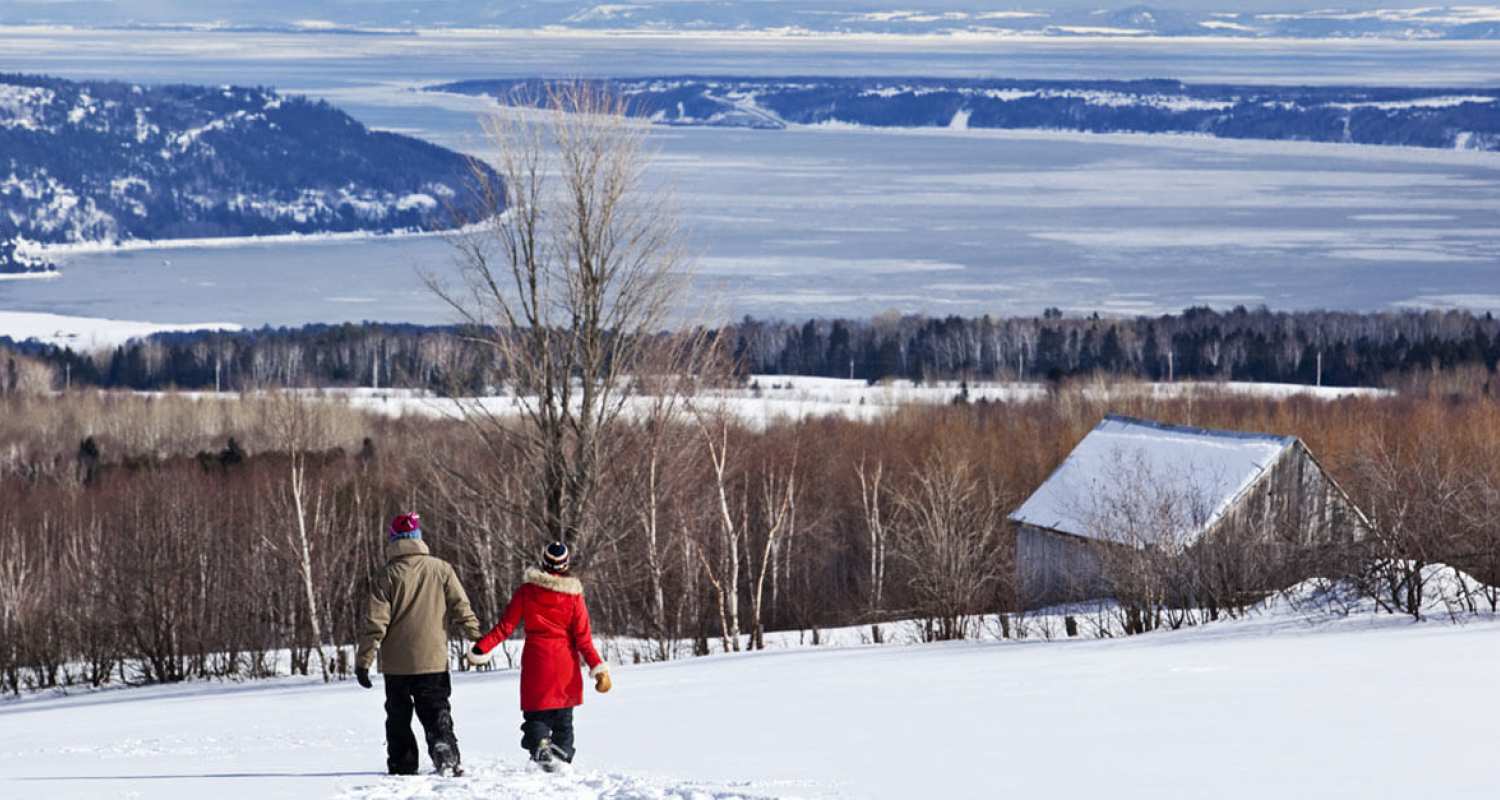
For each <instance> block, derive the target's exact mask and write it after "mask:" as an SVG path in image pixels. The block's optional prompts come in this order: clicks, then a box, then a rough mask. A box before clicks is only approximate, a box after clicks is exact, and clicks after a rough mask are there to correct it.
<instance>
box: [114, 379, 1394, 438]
mask: <svg viewBox="0 0 1500 800" xmlns="http://www.w3.org/2000/svg"><path fill="white" fill-rule="evenodd" d="M295 391H297V392H299V393H301V394H303V395H305V396H308V397H312V398H316V399H319V400H323V401H326V402H330V403H346V404H348V405H349V407H351V408H354V409H358V410H361V411H365V412H368V413H372V414H383V415H387V416H392V417H402V416H409V415H416V416H425V417H449V418H458V417H460V416H462V415H463V414H464V413H466V412H469V411H477V410H479V409H481V408H482V409H483V410H484V412H485V413H487V414H493V415H496V416H500V417H504V416H519V415H520V414H521V410H522V408H523V406H524V404H525V403H527V402H530V399H529V398H527V397H524V396H523V397H518V396H514V395H496V396H487V397H465V398H456V399H455V398H448V397H441V396H438V395H436V394H433V393H431V392H428V391H425V390H420V389H371V388H329V389H298V390H295ZM1049 391H1050V390H1049V389H1048V387H1047V386H1046V384H1040V383H1004V382H996V383H986V382H977V381H976V382H971V383H970V384H969V386H968V393H969V402H971V403H978V402H980V401H981V400H982V401H985V402H991V403H1022V402H1030V401H1039V400H1044V399H1046V398H1047V397H1048V394H1049ZM1078 391H1079V396H1081V397H1082V398H1083V399H1085V400H1090V401H1095V402H1108V401H1112V400H1124V399H1134V398H1153V399H1158V400H1166V399H1173V398H1184V397H1193V398H1209V397H1222V396H1225V395H1229V396H1243V397H1264V398H1269V399H1273V400H1285V399H1288V398H1292V397H1310V398H1314V399H1320V400H1337V399H1340V398H1344V397H1388V396H1392V395H1393V394H1394V392H1393V391H1392V390H1388V389H1372V388H1360V387H1337V386H1303V385H1298V384H1289V383H1212V382H1203V381H1179V382H1176V383H1150V382H1144V381H1139V382H1138V381H1121V382H1118V383H1100V384H1097V385H1084V386H1082V387H1081V388H1080V389H1079V390H1078ZM962 392H963V388H962V386H961V384H960V383H959V382H957V381H928V382H926V383H923V384H921V385H915V384H913V383H912V382H911V381H907V380H891V381H883V382H881V383H877V384H874V385H871V384H867V383H866V382H865V381H861V380H846V379H840V378H809V377H802V376H790V375H752V376H750V377H749V378H748V379H747V380H746V383H745V385H744V386H742V387H735V388H729V389H717V390H713V391H708V392H704V393H702V394H700V395H698V396H697V397H695V398H694V399H693V400H692V404H693V405H692V407H691V408H689V407H687V406H683V407H681V408H679V412H680V413H683V414H687V413H690V412H692V411H697V412H702V413H709V414H716V413H726V414H730V415H733V416H737V417H739V418H740V419H741V420H742V421H744V422H745V423H746V424H749V425H751V426H752V427H757V428H759V427H765V426H767V425H771V424H774V423H776V422H778V421H786V420H799V419H811V418H817V417H829V416H834V417H843V418H845V419H851V420H861V421H871V420H876V419H879V418H881V417H883V416H885V415H887V414H891V413H894V412H896V411H899V410H900V409H903V408H910V407H914V406H942V405H948V404H949V403H952V402H953V401H954V398H956V397H958V396H959V395H960V394H961V393H962ZM141 394H146V395H152V396H162V395H165V394H168V393H165V392H143V393H141ZM170 394H171V395H173V396H176V397H185V398H190V399H194V400H200V401H215V400H223V401H233V400H237V399H239V398H240V396H241V395H240V394H239V393H237V392H220V393H218V394H215V393H213V392H171V393H170ZM655 405H656V403H655V401H654V399H653V398H651V397H649V396H641V397H628V398H625V400H624V406H623V409H624V410H623V413H624V415H625V416H626V417H631V416H634V415H644V414H646V413H651V412H652V411H653V409H654V407H655Z"/></svg>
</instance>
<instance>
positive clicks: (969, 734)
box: [0, 605, 1500, 800]
mask: <svg viewBox="0 0 1500 800" xmlns="http://www.w3.org/2000/svg"><path fill="white" fill-rule="evenodd" d="M1274 610H1275V613H1269V614H1267V615H1265V616H1262V617H1257V618H1252V619H1249V620H1245V621H1240V622H1231V623H1220V624H1215V625H1210V626H1205V627H1201V628H1196V629H1191V630H1185V631H1179V632H1171V633H1157V634H1151V635H1146V636H1140V637H1133V638H1130V639H1109V640H1067V641H1052V642H1046V641H1040V640H1035V639H1033V640H1028V641H1025V642H1020V643H1016V642H996V641H983V642H966V643H954V644H945V645H888V646H884V647H854V646H846V647H822V648H807V649H800V650H773V651H766V652H763V653H754V654H739V655H728V656H714V657H708V658H698V659H689V660H684V661H676V662H669V663H664V664H650V665H617V666H616V668H615V670H614V672H615V678H616V680H615V686H616V688H615V691H614V692H613V693H611V694H609V695H605V696H601V695H597V694H594V693H592V692H590V693H589V694H588V697H587V700H586V702H585V705H584V706H583V707H582V708H580V709H579V710H578V725H579V728H578V731H579V738H578V746H579V756H578V765H577V771H576V772H575V773H574V774H573V775H571V776H562V777H556V776H544V775H540V774H537V773H533V772H530V771H528V770H527V769H526V767H525V765H524V754H523V753H522V752H521V750H520V749H519V748H518V747H517V742H518V740H519V731H518V730H517V725H518V724H519V713H518V711H517V710H516V698H517V686H516V679H517V676H516V673H514V672H509V671H506V672H494V673H487V674H462V675H458V676H456V679H455V688H454V704H455V718H456V720H457V729H458V734H459V738H460V742H461V746H462V748H463V751H464V754H465V760H466V763H467V764H468V765H469V767H470V771H471V775H470V777H467V778H462V779H439V778H435V777H431V776H426V777H416V778H387V777H385V776H383V775H381V774H379V772H380V770H381V768H382V767H383V750H382V732H381V724H382V718H383V717H382V711H381V698H380V694H379V692H378V687H377V691H374V692H370V691H364V690H361V689H360V688H358V687H357V686H355V685H354V684H353V683H352V682H346V683H341V684H335V685H332V686H325V685H323V684H321V683H318V682H316V681H308V680H300V679H296V680H294V679H286V680H278V681H271V682H263V683H255V684H248V685H204V684H198V685H189V686H174V687H156V688H149V689H133V690H118V691H106V692H100V693H97V694H92V695H87V694H86V695H81V696H77V697H69V698H55V697H33V698H27V699H23V700H21V701H18V702H9V703H0V731H3V733H4V735H3V736H0V796H4V797H8V798H44V797H45V798H73V797H168V798H177V797H182V798H200V797H213V798H215V800H232V798H240V797H246V798H251V797H253V798H266V797H343V798H350V799H354V798H360V799H363V798H429V797H444V798H455V799H459V798H470V797H475V798H478V797H483V798H617V799H618V798H689V797H692V798H731V797H744V798H768V797H850V798H853V797H860V798H863V797H872V798H881V797H893V798H929V797H955V798H957V797H976V798H978V797H1003V796H1019V797H1060V798H1074V797H1110V798H1206V797H1212V798H1247V800H1249V799H1252V798H1253V799H1254V800H1261V799H1262V798H1296V797H1320V798H1336V797H1338V798H1342V797H1360V798H1383V797H1443V798H1489V797H1493V796H1494V791H1495V786H1496V781H1497V780H1500V772H1497V768H1496V766H1495V761H1494V741H1495V739H1494V735H1495V731H1494V719H1495V717H1496V714H1497V712H1500V694H1497V693H1496V691H1495V682H1494V664H1495V663H1497V660H1500V623H1497V622H1494V621H1473V622H1469V623H1467V624H1448V623H1445V622H1429V623H1412V622H1409V621H1407V620H1405V619H1403V618H1400V617H1392V616H1368V615H1356V616H1351V617H1347V618H1344V619H1342V620H1338V621H1330V618H1329V617H1326V616H1321V615H1317V616H1314V617H1312V618H1309V617H1308V616H1306V615H1305V614H1303V613H1300V612H1297V611H1293V610H1290V609H1288V608H1287V607H1285V606H1284V605H1278V606H1276V607H1275V609H1274Z"/></svg>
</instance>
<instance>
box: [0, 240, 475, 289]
mask: <svg viewBox="0 0 1500 800" xmlns="http://www.w3.org/2000/svg"><path fill="white" fill-rule="evenodd" d="M460 230H461V229H454V230H446V231H389V232H381V231H334V232H327V233H275V234H267V235H260V236H205V237H198V238H188V239H127V240H125V241H114V242H108V241H90V242H45V243H39V242H28V243H27V247H26V252H28V253H30V254H32V255H37V256H42V257H45V258H48V259H67V258H70V257H74V256H85V255H107V254H111V253H132V252H150V251H154V250H163V251H164V250H195V249H209V248H232V247H251V246H255V245H280V244H337V243H342V242H360V241H374V240H381V239H423V238H429V237H434V236H444V235H447V234H450V233H457V232H459V231H460ZM54 274H56V273H54ZM4 277H6V276H3V275H0V278H4ZM21 277H26V276H21Z"/></svg>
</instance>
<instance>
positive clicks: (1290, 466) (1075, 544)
mask: <svg viewBox="0 0 1500 800" xmlns="http://www.w3.org/2000/svg"><path fill="white" fill-rule="evenodd" d="M1010 520H1011V522H1012V523H1014V525H1015V534H1016V569H1017V572H1018V575H1017V579H1018V584H1017V586H1018V589H1019V597H1018V599H1019V600H1020V602H1021V603H1022V604H1023V605H1024V606H1026V607H1030V608H1035V607H1039V606H1044V605H1052V604H1056V603H1062V602H1070V601H1076V600H1084V599H1089V598H1094V597H1101V596H1105V595H1107V594H1108V593H1109V591H1110V589H1109V582H1108V580H1106V575H1105V574H1104V570H1105V566H1104V560H1105V559H1106V558H1107V557H1108V556H1109V554H1110V553H1111V552H1119V551H1118V550H1113V549H1112V548H1125V547H1133V548H1152V547H1155V548H1162V549H1169V550H1170V551H1172V552H1189V551H1191V550H1192V549H1193V548H1194V547H1200V546H1202V544H1203V543H1205V542H1213V541H1224V539H1222V537H1248V539H1238V538H1237V539H1235V540H1234V541H1251V542H1255V543H1257V544H1263V545H1266V547H1263V548H1258V549H1257V548H1250V549H1247V550H1246V551H1245V552H1252V553H1254V552H1258V553H1270V552H1273V551H1275V549H1276V548H1281V550H1280V551H1279V552H1283V553H1284V552H1285V548H1312V547H1318V546H1320V545H1324V544H1328V543H1333V542H1341V541H1349V540H1351V539H1354V538H1359V537H1360V536H1362V535H1363V533H1364V531H1366V530H1368V528H1369V523H1368V521H1367V520H1366V519H1365V517H1364V515H1363V514H1362V513H1360V511H1359V509H1358V508H1356V507H1355V506H1354V503H1353V502H1352V501H1350V499H1349V497H1348V495H1347V494H1345V493H1344V490H1343V489H1341V488H1340V487H1339V485H1338V483H1337V482H1336V481H1335V480H1334V479H1333V478H1332V477H1330V476H1329V475H1328V473H1327V472H1326V471H1324V469H1323V467H1322V465H1321V464H1319V463H1318V460H1317V459H1316V458H1314V457H1313V454H1312V452H1311V451H1309V450H1308V448H1307V446H1306V445H1304V444H1303V443H1302V441H1301V440H1300V439H1298V438H1296V437H1293V436H1273V435H1270V434H1261V433H1241V432H1236V431H1222V430H1209V429H1205V428H1193V427H1186V426H1180V425H1168V424H1164V423H1160V422H1153V421H1149V420H1142V419H1135V418H1132V417H1124V416H1116V415H1110V416H1107V417H1105V418H1104V420H1103V421H1102V422H1100V423H1099V425H1098V426H1097V427H1095V428H1094V429H1093V430H1092V431H1090V432H1089V434H1088V435H1087V436H1085V437H1084V438H1083V440H1082V441H1081V442H1079V443H1078V446H1077V447H1075V448H1074V449H1073V451H1072V452H1071V453H1070V454H1069V455H1068V457H1067V459H1065V460H1064V461H1063V463H1062V465H1061V466H1059V467H1058V468H1057V470H1056V471H1054V472H1053V473H1052V475H1051V476H1050V477H1048V478H1047V480H1046V482H1045V483H1043V484H1042V486H1041V487H1040V488H1039V489H1037V490H1036V492H1035V493H1034V494H1032V495H1031V497H1030V498H1028V499H1027V500H1026V502H1025V503H1023V504H1022V505H1021V506H1020V508H1018V509H1016V510H1015V512H1014V513H1012V514H1011V515H1010ZM1297 577H1306V576H1297ZM1263 588H1266V589H1275V588H1281V587H1276V586H1268V587H1263Z"/></svg>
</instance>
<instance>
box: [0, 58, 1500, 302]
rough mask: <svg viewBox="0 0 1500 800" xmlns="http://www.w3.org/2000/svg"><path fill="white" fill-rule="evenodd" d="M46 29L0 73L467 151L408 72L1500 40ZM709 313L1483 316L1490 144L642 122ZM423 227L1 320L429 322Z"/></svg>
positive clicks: (1385, 61) (648, 70) (1108, 72)
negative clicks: (145, 88)
mask: <svg viewBox="0 0 1500 800" xmlns="http://www.w3.org/2000/svg"><path fill="white" fill-rule="evenodd" d="M425 38H426V39H427V40H424V37H364V36H359V37H354V36H309V35H268V34H264V35H263V34H255V35H251V34H236V35H228V34H211V35H210V34H185V33H150V34H147V33H130V34H126V33H97V32H65V33H60V32H56V31H37V32H32V33H28V34H24V35H20V34H18V35H11V36H7V37H6V39H5V40H4V41H3V42H0V70H5V71H35V72H46V73H50V74H58V75H62V76H65V77H74V78H90V77H105V76H108V77H116V78H121V79H126V80H136V81H182V82H205V83H226V82H234V83H254V84H270V85H275V86H277V87H279V88H282V89H286V90H290V91H299V92H305V93H309V94H313V95H317V96H321V97H326V98H328V99H329V100H331V101H332V102H334V103H336V104H338V105H339V106H341V107H343V108H345V109H346V110H348V111H349V112H350V113H352V114H354V115H355V116H356V117H358V118H359V119H361V120H362V121H364V122H366V123H367V124H369V125H371V126H374V127H379V128H385V129H392V130H400V131H403V132H407V133H411V134H414V135H419V136H422V137H424V138H429V139H432V140H435V141H438V142H440V143H442V144H445V145H448V146H452V147H456V148H459V149H463V150H466V151H469V152H476V153H480V152H482V142H481V141H480V140H479V137H478V135H477V133H478V126H477V122H476V115H477V114H479V113H483V111H484V110H485V106H484V104H483V103H482V101H479V100H476V99H472V98H459V97H449V96H438V95H431V94H428V93H419V92H415V91H410V90H409V87H411V86H412V85H415V84H418V83H425V82H436V81H440V80H451V79H458V78H475V77H490V76H507V75H508V76H516V75H564V76H566V75H583V74H588V75H600V74H620V75H623V74H664V73H685V72H697V73H704V72H737V73H741V74H762V75H768V74H783V75H785V74H799V73H800V74H809V73H819V74H827V73H841V74H852V73H865V74H882V73H883V74H914V75H915V74H923V75H992V76H1014V77H1109V78H1121V77H1175V78H1190V79H1193V78H1195V79H1201V80H1249V81H1277V82H1295V81H1317V82H1323V83H1357V82H1374V83H1425V84H1429V85H1431V84H1448V85H1486V86H1495V85H1500V46H1496V44H1494V43H1491V44H1469V43H1443V44H1441V45H1436V44H1402V43H1383V44H1378V45H1376V44H1369V43H1344V44H1313V43H1307V42H1299V43H1282V44H1277V43H1222V42H1221V43H1215V44H1213V45H1208V44H1201V43H1181V42H1176V43H1147V42H1134V43H1123V42H1110V43H1092V44H1089V43H1078V42H1031V43H1004V44H1002V43H993V42H991V43H983V42H980V43H947V44H932V43H928V44H921V43H917V42H905V43H899V42H898V43H890V42H863V43H861V42H840V43H829V42H827V41H826V40H825V41H824V42H823V44H821V45H818V44H817V43H808V42H787V41H777V40H730V41H727V42H718V43H715V42H708V41H700V40H693V39H686V38H683V37H671V38H651V37H623V38H606V37H554V36H536V35H531V36H478V35H458V34H448V35H444V36H440V37H425ZM655 139H656V142H657V144H658V145H659V155H658V159H657V162H656V167H655V170H654V173H653V176H652V179H653V180H654V181H659V182H660V183H661V184H662V185H665V186H669V187H671V189H672V190H673V191H674V192H675V194H676V197H677V202H678V205H679V207H680V209H681V211H682V214H683V217H684V220H685V222H686V226H687V228H688V229H689V231H690V232H691V235H692V237H693V239H692V246H693V250H694V252H695V253H696V254H697V255H698V264H699V270H698V276H699V277H698V281H697V284H696V292H697V294H698V298H697V300H698V301H697V302H695V303H694V307H695V308H700V309H708V313H709V314H710V315H712V316H713V317H717V318H723V317H731V316H738V315H740V314H754V315H760V316H781V317H805V316H814V315H817V316H832V315H867V314H871V313H876V312H880V311H883V310H886V309H900V310H903V311H923V312H927V313H934V314H946V313H955V314H964V315H971V314H982V313H993V314H1014V313H1025V314H1035V313H1039V312H1040V311H1041V310H1042V309H1043V308H1045V307H1048V306H1058V307H1061V308H1064V309H1066V310H1071V311H1078V312H1089V311H1096V310H1097V311H1100V312H1102V313H1137V312H1147V313H1156V312H1164V311H1173V310H1179V309H1181V308H1183V307H1186V306H1189V305H1195V304H1210V305H1215V306H1228V305H1236V304H1245V305H1255V304H1260V303H1264V304H1267V305H1269V306H1271V307H1273V308H1286V309H1290V308H1312V307H1337V308H1361V309H1376V308H1391V307H1445V306H1454V305H1457V306H1465V307H1473V308H1484V309H1489V308H1500V155H1496V154H1480V153H1460V152H1439V151H1423V150H1414V149H1390V148H1370V147H1357V146H1344V145H1319V144H1300V143H1253V142H1232V141H1217V140H1208V139H1189V138H1165V137H1145V136H1086V135H1074V134H1063V133H1048V132H1037V133H996V132H978V131H923V132H900V131H859V130H828V129H817V130H809V129H802V130H788V131H744V130H718V129H670V130H661V131H660V132H659V133H657V134H656V136H655ZM448 253H449V251H448V246H447V244H446V243H445V242H444V241H443V240H442V239H441V238H439V237H428V238H407V239H384V240H370V241H358V242H346V241H340V242H307V243H296V244H253V245H244V246H233V247H214V248H206V247H193V248H183V249H173V250H170V251H139V252H128V253H113V254H100V255H88V256H77V257H73V258H71V259H70V260H69V261H68V262H67V263H66V264H65V275H64V276H63V277H62V278H60V279H56V280H49V281H10V282H0V309H9V310H28V311H51V312H57V313H65V314H79V315H87V316H109V317H121V318H130V319H148V320H152V321H156V322H188V321H194V320H204V319H213V320H222V321H228V322H238V323H242V324H248V325H257V324H261V323H272V324H292V323H298V322H306V321H329V322H332V321H342V320H362V319H381V320H401V321H419V322H436V321H447V320H448V319H449V315H448V314H447V312H446V311H445V309H444V308H442V306H441V305H440V303H438V302H437V301H436V300H435V299H434V298H432V297H431V295H430V294H429V293H428V292H427V290H426V289H425V288H424V287H423V285H422V282H421V279H420V277H419V274H418V273H419V270H422V269H428V270H441V269H443V268H444V267H445V266H446V265H447V264H448V263H449V255H448Z"/></svg>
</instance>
